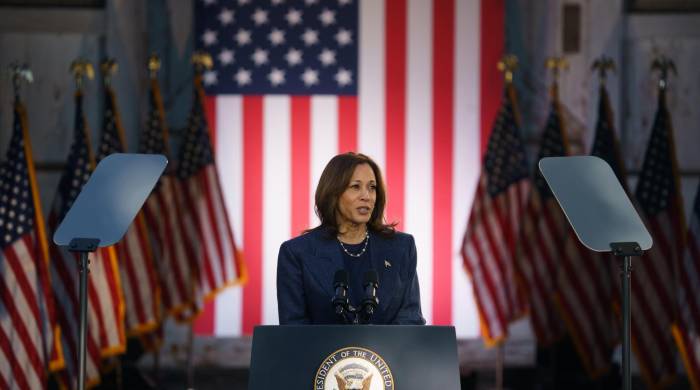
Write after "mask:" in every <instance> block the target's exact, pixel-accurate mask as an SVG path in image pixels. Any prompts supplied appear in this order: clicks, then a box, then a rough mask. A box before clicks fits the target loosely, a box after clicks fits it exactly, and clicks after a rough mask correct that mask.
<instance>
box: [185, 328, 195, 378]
mask: <svg viewBox="0 0 700 390" xmlns="http://www.w3.org/2000/svg"><path fill="white" fill-rule="evenodd" d="M187 329H188V332H187V368H186V372H187V389H188V390H194V321H190V322H189V326H188V328H187Z"/></svg>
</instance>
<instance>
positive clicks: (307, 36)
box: [301, 28, 318, 46]
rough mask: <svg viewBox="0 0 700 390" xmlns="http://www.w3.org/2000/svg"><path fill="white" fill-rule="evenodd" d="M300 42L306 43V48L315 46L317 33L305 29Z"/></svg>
mask: <svg viewBox="0 0 700 390" xmlns="http://www.w3.org/2000/svg"><path fill="white" fill-rule="evenodd" d="M301 40H302V41H304V43H306V46H311V45H315V44H316V43H318V33H317V32H316V31H314V30H311V29H309V28H307V29H306V31H305V32H304V34H302V35H301Z"/></svg>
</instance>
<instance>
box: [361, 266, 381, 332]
mask: <svg viewBox="0 0 700 390" xmlns="http://www.w3.org/2000/svg"><path fill="white" fill-rule="evenodd" d="M362 286H363V287H364V289H365V299H364V300H363V301H362V313H363V314H364V320H365V323H369V321H370V319H371V318H372V315H374V311H375V310H376V309H377V306H378V305H379V298H377V289H378V288H379V275H378V274H377V271H376V270H373V269H371V270H369V271H367V272H365V277H364V281H363V282H362Z"/></svg>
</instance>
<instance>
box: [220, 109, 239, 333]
mask: <svg viewBox="0 0 700 390" xmlns="http://www.w3.org/2000/svg"><path fill="white" fill-rule="evenodd" d="M242 111H243V109H242V98H241V97H240V96H234V95H220V96H218V97H217V100H216V123H217V129H216V138H217V151H216V161H217V167H218V169H219V172H220V173H221V176H220V180H221V191H222V192H223V194H224V202H225V203H226V210H227V211H228V216H229V221H230V222H231V227H232V228H233V234H234V240H235V242H236V246H237V247H238V250H242V249H243V190H244V189H243V124H242V122H241V120H242V118H243V113H242ZM244 261H245V259H244ZM215 307H216V315H215V316H214V334H215V335H218V336H231V335H240V334H241V327H242V323H241V320H242V317H243V291H242V289H241V288H229V289H226V290H224V291H222V292H221V293H220V294H219V295H218V296H217V298H216V302H215Z"/></svg>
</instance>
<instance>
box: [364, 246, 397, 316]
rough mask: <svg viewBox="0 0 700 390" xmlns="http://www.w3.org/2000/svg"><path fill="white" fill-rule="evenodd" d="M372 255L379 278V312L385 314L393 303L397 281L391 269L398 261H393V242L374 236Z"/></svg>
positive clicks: (371, 247)
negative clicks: (394, 262)
mask: <svg viewBox="0 0 700 390" xmlns="http://www.w3.org/2000/svg"><path fill="white" fill-rule="evenodd" d="M369 246H370V254H371V257H372V259H371V260H372V265H373V266H374V269H375V270H376V271H377V274H378V276H379V289H378V291H377V297H378V298H379V311H380V312H384V311H385V310H386V308H387V307H388V306H389V304H390V303H391V298H392V296H393V294H394V283H395V281H396V271H394V270H392V269H391V265H390V264H391V263H392V262H393V261H394V260H396V259H391V258H390V255H391V253H392V251H391V241H390V240H388V239H386V238H384V237H382V236H380V235H379V234H376V233H375V234H373V235H372V236H371V239H370V242H369Z"/></svg>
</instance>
